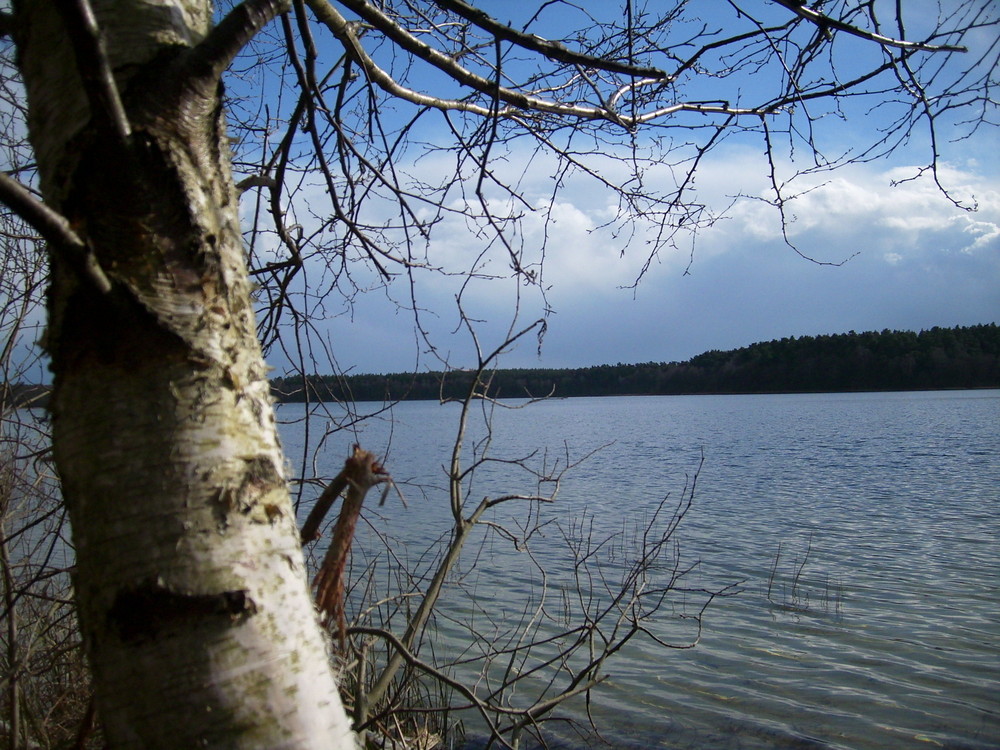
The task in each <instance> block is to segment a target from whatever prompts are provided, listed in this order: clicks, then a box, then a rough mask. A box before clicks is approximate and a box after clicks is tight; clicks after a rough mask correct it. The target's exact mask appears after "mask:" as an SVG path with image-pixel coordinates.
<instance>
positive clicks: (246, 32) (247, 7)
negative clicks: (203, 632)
mask: <svg viewBox="0 0 1000 750" xmlns="http://www.w3.org/2000/svg"><path fill="white" fill-rule="evenodd" d="M289 8H291V2H290V0H244V2H242V3H240V4H239V5H237V6H236V7H235V8H233V9H232V10H231V11H229V13H228V14H227V15H226V17H225V18H223V19H222V20H221V21H220V22H219V23H218V25H216V26H215V27H214V28H212V30H211V31H209V32H208V34H207V35H206V36H205V38H204V39H202V40H201V42H199V43H198V45H197V46H196V47H194V48H193V49H192V50H191V51H190V52H189V53H188V54H187V55H186V56H185V59H184V62H183V63H182V64H181V69H180V70H179V71H178V76H179V80H181V81H183V80H184V78H185V77H186V76H193V77H194V79H195V80H197V81H199V82H201V83H202V84H205V85H210V86H213V87H214V86H215V84H216V83H218V81H219V78H221V76H222V74H223V73H224V72H225V71H226V68H228V67H229V65H230V63H232V61H233V60H234V59H235V58H236V55H238V54H239V52H240V50H241V49H243V48H244V47H245V46H246V45H247V44H248V43H249V42H250V40H251V39H253V38H254V36H256V35H257V33H258V32H259V31H260V30H261V29H263V28H264V27H265V26H267V24H269V23H270V22H271V21H273V20H274V19H275V18H276V17H277V16H278V15H280V14H281V13H285V12H287V11H288V10H289Z"/></svg>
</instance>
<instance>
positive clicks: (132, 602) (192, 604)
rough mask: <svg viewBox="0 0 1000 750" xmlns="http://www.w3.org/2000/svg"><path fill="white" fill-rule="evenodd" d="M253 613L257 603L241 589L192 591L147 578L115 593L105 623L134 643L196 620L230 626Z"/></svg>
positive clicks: (118, 634) (196, 622)
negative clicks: (170, 586) (212, 591)
mask: <svg viewBox="0 0 1000 750" xmlns="http://www.w3.org/2000/svg"><path fill="white" fill-rule="evenodd" d="M256 613H257V605H256V604H255V603H254V601H253V599H251V598H250V597H249V596H248V592H247V591H246V590H244V589H240V590H236V591H223V592H221V593H218V594H191V593H183V592H178V591H172V590H170V589H169V588H167V587H166V586H164V585H163V584H161V583H157V582H153V581H149V582H146V583H142V584H139V585H138V586H136V587H134V588H129V589H125V590H123V591H120V592H119V593H118V595H117V596H116V597H115V601H114V604H112V605H111V609H109V610H108V626H109V628H110V629H111V631H112V632H114V633H115V634H117V636H118V638H119V639H121V641H122V642H123V643H128V644H134V643H137V642H140V641H145V640H151V639H153V638H156V637H157V636H158V635H160V634H161V633H162V632H163V631H165V630H167V629H171V628H177V627H184V626H190V625H193V624H198V623H203V624H216V625H230V624H232V623H233V622H238V621H242V620H245V619H247V618H249V617H251V616H253V615H254V614H256Z"/></svg>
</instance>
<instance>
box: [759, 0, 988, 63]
mask: <svg viewBox="0 0 1000 750" xmlns="http://www.w3.org/2000/svg"><path fill="white" fill-rule="evenodd" d="M772 2H775V3H777V4H778V5H781V6H782V7H785V8H788V10H790V11H792V12H793V13H795V15H797V16H799V17H800V18H804V19H806V20H807V21H810V22H812V23H814V24H816V25H817V26H818V27H819V28H820V29H835V30H837V31H843V32H844V33H846V34H851V35H852V36H856V37H858V38H860V39H867V40H868V41H870V42H876V43H877V44H881V45H882V46H883V47H897V48H899V49H906V50H921V51H923V52H968V51H969V50H968V48H967V47H963V46H960V45H956V44H927V43H926V42H908V41H906V40H905V39H893V38H892V37H888V36H883V35H882V34H876V33H875V32H873V31H865V30H864V29H860V28H858V27H857V26H853V25H851V24H849V23H845V22H843V21H839V20H837V19H836V18H832V17H830V16H828V15H825V14H824V13H821V12H820V11H818V10H814V9H813V8H810V7H809V6H808V5H806V4H805V3H804V2H798V0H772Z"/></svg>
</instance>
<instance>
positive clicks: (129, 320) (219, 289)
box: [16, 0, 354, 748]
mask: <svg viewBox="0 0 1000 750" xmlns="http://www.w3.org/2000/svg"><path fill="white" fill-rule="evenodd" d="M16 11H17V13H18V21H19V23H20V24H21V29H22V30H23V31H22V33H21V36H20V37H19V38H18V40H17V41H18V45H19V53H20V60H21V65H22V73H23V76H24V79H25V85H26V89H27V92H28V100H29V107H30V111H31V118H30V131H31V139H32V143H33V146H34V148H35V151H36V155H37V158H38V163H39V168H40V174H41V178H42V186H43V191H44V193H45V197H46V200H47V201H48V202H49V204H50V205H52V206H53V207H54V208H56V209H57V210H59V211H61V212H63V213H64V214H65V215H66V216H67V218H68V219H69V220H70V223H71V225H72V226H73V227H74V228H75V229H76V230H77V231H78V232H79V233H80V235H81V236H82V237H83V238H84V239H85V240H86V241H87V242H88V243H89V244H90V247H91V248H92V250H93V252H94V254H95V256H96V260H97V262H98V263H99V264H100V265H101V267H102V268H103V269H104V271H105V273H106V274H107V276H108V278H109V279H110V280H111V284H112V290H111V292H110V293H107V292H102V291H101V290H99V289H96V288H94V286H93V285H92V284H88V283H87V280H86V279H84V278H81V277H80V276H79V275H78V274H77V273H75V272H74V270H73V267H72V266H71V265H70V264H68V263H66V262H65V261H64V259H63V258H62V257H61V256H60V254H59V252H58V251H53V253H52V267H53V272H52V287H51V292H50V303H49V307H50V309H49V314H50V321H49V331H48V344H47V345H48V348H49V351H50V354H51V356H52V369H53V375H54V395H53V400H52V415H53V430H54V443H55V457H56V462H57V466H58V468H59V472H60V475H61V479H62V483H63V493H64V496H65V500H66V503H67V507H68V508H69V511H70V516H71V520H72V525H73V541H74V544H75V546H76V554H77V572H76V578H75V586H76V597H77V603H78V609H79V613H80V621H81V628H82V630H83V634H84V641H85V644H86V647H87V649H88V653H89V656H90V659H91V664H92V668H93V672H94V677H95V684H96V690H97V698H98V709H99V715H100V718H101V720H102V723H103V726H104V730H105V733H106V736H107V738H108V740H109V742H110V744H111V746H113V747H164V748H180V747H184V748H188V747H246V748H265V747H266V748H344V747H352V746H353V743H354V739H353V735H352V734H351V732H350V726H349V723H348V720H347V717H346V715H345V713H344V710H343V707H342V706H341V703H340V699H339V696H338V693H337V689H336V683H335V678H334V675H333V672H332V669H331V666H330V661H329V657H328V654H327V650H326V644H325V641H324V638H323V635H322V632H321V630H320V628H319V626H318V623H317V620H316V616H315V611H314V608H313V605H312V602H311V598H310V596H309V591H308V587H307V585H306V580H305V570H304V564H303V560H302V553H301V548H300V544H299V539H298V533H297V531H296V528H295V523H294V516H293V513H292V509H291V505H290V502H289V496H288V491H287V486H286V479H285V475H284V459H283V456H282V452H281V449H280V446H279V444H278V439H277V434H276V429H275V421H274V415H273V409H272V407H271V402H270V397H269V391H268V383H267V379H266V377H265V374H266V369H265V366H264V362H263V359H262V357H261V353H260V348H259V345H258V343H257V340H256V334H255V321H254V315H253V310H252V307H251V304H250V299H249V285H248V280H247V275H246V268H245V265H244V258H243V249H242V241H241V236H240V231H239V226H238V214H237V201H236V196H235V192H234V189H233V186H232V177H231V174H230V171H229V165H228V158H229V157H228V153H227V151H226V149H225V146H224V144H225V139H224V132H223V130H222V126H221V114H220V109H219V107H220V104H219V101H218V94H217V91H216V88H215V86H214V84H213V85H212V86H210V87H205V86H202V87H201V88H198V87H193V88H191V90H188V89H187V87H186V82H184V81H178V80H175V79H172V78H171V75H172V71H175V70H176V67H174V68H171V67H170V64H171V62H170V61H172V60H176V59H179V56H182V55H183V53H184V47H182V46H179V45H187V46H188V47H190V45H192V44H195V43H197V41H198V40H199V39H201V38H202V37H203V36H204V34H205V32H206V24H207V19H208V18H209V17H210V16H209V6H208V3H207V2H199V1H197V0H184V2H180V1H179V0H178V1H176V2H171V1H169V0H167V1H161V2H155V3H154V2H143V1H142V0H111V1H105V2H101V3H97V4H96V7H95V11H96V13H97V16H98V20H99V21H100V22H101V23H102V26H103V29H104V31H105V34H106V42H107V45H108V57H109V59H110V61H111V63H112V67H113V68H114V70H115V73H116V77H117V79H118V82H119V85H120V88H121V91H122V94H123V96H122V98H123V100H124V102H125V109H126V112H127V115H128V117H129V120H130V125H131V127H132V137H131V140H130V144H129V147H128V148H126V149H124V150H123V149H122V148H121V147H120V146H121V144H120V142H116V141H115V139H114V138H113V137H112V134H111V133H105V132H101V130H100V129H99V128H97V127H95V125H94V122H95V120H93V119H91V117H90V112H89V109H88V105H87V98H86V97H85V96H84V95H83V94H82V93H81V92H82V88H81V84H80V79H79V76H78V75H77V73H76V72H75V71H76V67H75V65H76V63H75V60H74V56H73V52H72V48H71V45H70V44H69V43H68V42H67V39H66V37H65V33H64V28H65V27H64V25H63V23H62V19H61V18H60V17H59V15H58V14H57V13H56V12H55V11H54V10H53V7H52V4H50V2H48V1H47V0H32V1H31V2H26V3H24V4H23V5H22V6H20V7H18V8H17V9H16ZM160 85H162V86H163V89H162V90H157V88H156V87H157V86H160Z"/></svg>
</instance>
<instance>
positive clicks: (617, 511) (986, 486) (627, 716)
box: [283, 391, 1000, 749]
mask: <svg viewBox="0 0 1000 750" xmlns="http://www.w3.org/2000/svg"><path fill="white" fill-rule="evenodd" d="M283 408H284V409H286V411H285V414H286V415H287V414H291V413H293V412H294V409H295V408H296V407H291V408H289V407H283ZM455 413H456V412H455V410H454V409H450V408H447V407H441V406H438V405H436V404H429V403H409V404H402V405H400V406H399V407H397V408H396V410H395V417H396V424H395V426H394V427H393V429H392V433H391V448H390V450H389V455H388V457H387V465H388V466H389V468H390V469H391V470H392V472H393V474H394V476H395V477H396V478H397V479H402V480H407V479H408V480H410V481H411V484H410V485H409V486H410V487H412V488H414V491H413V493H412V495H411V496H410V498H409V499H410V500H411V502H410V507H409V510H405V511H404V510H393V511H391V512H387V511H386V510H385V509H383V512H382V514H381V515H376V514H375V513H374V512H372V513H371V519H372V523H373V524H375V525H378V526H379V527H380V528H384V529H385V531H386V532H387V533H389V534H391V535H392V536H394V537H395V538H396V539H399V540H401V543H403V544H405V545H406V547H407V549H412V550H419V549H423V548H424V547H426V545H427V544H428V543H429V542H430V541H431V540H432V539H434V538H436V537H437V536H438V535H439V534H440V533H441V532H442V531H444V530H445V528H446V526H445V524H446V523H447V520H446V516H447V510H446V507H445V505H446V495H445V494H444V489H443V488H444V476H443V472H442V470H441V468H440V467H441V466H442V464H443V463H444V462H445V460H446V458H447V455H448V449H449V446H450V440H451V437H452V435H453V433H454V417H455ZM998 425H1000V392H998V391H980V392H946V393H919V394H912V393H911V394H903V393H889V394H839V395H829V394H812V395H786V396H774V395H767V396H698V397H636V398H607V399H571V400H563V401H549V402H545V403H542V404H538V405H535V406H533V407H530V408H528V409H524V410H519V411H515V412H500V413H498V414H497V415H496V419H495V423H494V443H493V445H494V452H495V453H496V454H497V455H499V456H506V457H510V456H521V455H527V454H528V453H530V452H531V451H533V450H535V449H537V448H545V447H548V448H549V449H551V450H554V451H557V452H558V451H561V450H563V446H564V445H566V446H569V447H570V449H571V451H573V453H574V455H581V454H583V453H586V452H587V451H589V450H591V449H593V448H595V447H597V446H600V445H603V444H605V443H608V442H611V441H613V444H612V445H611V446H610V447H608V448H605V449H604V450H603V451H601V452H600V453H599V454H598V455H597V456H596V457H594V458H592V459H590V460H589V461H588V462H586V463H584V464H582V465H581V466H580V467H578V469H576V470H575V471H574V472H573V473H572V474H570V475H569V477H568V478H567V480H566V481H565V483H564V485H563V488H562V491H561V493H560V496H559V501H558V502H557V503H556V504H555V505H553V506H549V507H546V508H544V509H543V513H545V514H548V515H549V517H551V518H552V519H554V520H556V521H558V522H560V523H562V524H563V525H570V524H569V523H568V522H569V521H570V520H571V519H580V518H586V519H588V523H593V524H594V529H595V533H604V532H609V533H610V532H611V531H615V530H619V529H621V528H622V525H623V523H626V522H627V519H629V518H631V519H634V520H637V521H638V520H642V519H643V518H644V517H648V514H649V513H650V512H651V508H652V507H653V506H654V505H655V504H656V503H657V502H658V501H659V500H660V499H661V498H662V496H663V495H664V494H666V493H668V492H672V493H674V494H675V495H676V494H678V493H679V492H680V490H681V488H682V487H683V484H684V481H685V474H690V473H691V472H693V471H694V470H696V469H697V466H698V461H699V459H700V456H701V453H702V451H704V455H705V459H706V460H705V465H704V467H703V470H702V472H701V474H700V476H699V478H698V491H697V494H696V499H695V505H694V508H693V510H692V512H691V513H690V515H689V516H688V517H687V518H686V519H685V521H684V523H683V525H682V527H681V529H680V533H679V538H680V542H681V546H680V554H681V556H682V558H683V559H684V560H685V561H692V562H693V561H696V560H698V559H700V560H701V565H700V566H698V568H697V569H696V571H695V575H696V576H697V581H696V583H697V584H698V585H704V586H707V587H715V588H718V587H720V586H724V585H727V584H731V583H733V582H736V581H743V584H742V587H741V588H742V593H740V594H739V595H738V596H734V597H727V598H723V599H719V600H717V601H716V602H715V603H714V604H713V605H712V606H711V608H710V609H709V611H708V614H707V615H706V619H705V628H704V630H703V632H702V634H701V640H700V642H699V644H698V646H697V647H696V648H694V649H690V650H676V651H668V652H665V651H662V650H656V651H647V650H645V649H644V647H643V645H642V643H641V642H636V643H635V644H634V646H630V647H629V648H628V649H626V650H625V651H623V652H622V653H621V654H619V655H618V656H619V658H618V659H617V660H616V661H614V662H612V663H611V664H609V666H608V668H607V672H608V673H609V675H610V680H609V681H608V682H607V683H606V684H605V685H603V686H602V687H601V688H599V690H598V691H597V693H596V699H595V701H594V703H593V704H592V706H591V711H592V713H593V714H594V715H595V718H596V720H597V723H598V725H599V726H600V727H601V729H602V731H603V733H604V736H605V737H606V738H607V739H609V741H610V742H611V743H612V745H615V746H620V747H632V746H634V747H649V746H656V747H664V748H682V747H692V748H812V747H817V748H872V749H874V748H887V747H899V748H909V747H947V748H997V747H1000V699H998V698H997V696H998V695H1000V590H998V589H1000V430H998V428H997V426H998ZM388 436H389V432H388V426H387V425H386V424H384V423H383V424H380V425H375V426H373V427H371V428H369V431H368V432H367V433H365V434H363V435H362V438H361V439H362V440H363V442H364V443H365V445H366V447H368V448H370V449H372V450H376V451H380V450H381V451H384V449H385V447H386V446H387V445H390V442H389V437H388ZM353 439H354V436H351V437H349V438H347V437H345V438H344V439H343V443H344V446H343V450H342V451H341V453H340V454H339V456H330V457H329V461H330V468H329V469H322V471H323V472H324V473H329V474H333V473H335V470H336V469H335V467H336V464H337V463H338V462H339V460H340V458H341V457H342V456H343V455H345V454H346V450H347V444H348V442H349V441H351V440H353ZM285 442H286V444H287V445H289V447H290V449H292V450H294V448H295V447H297V446H301V443H302V437H301V430H300V428H298V427H294V426H290V427H289V428H288V429H286V430H285ZM334 443H336V438H335V440H334ZM480 480H481V483H480V485H479V486H478V490H477V491H478V493H479V495H485V494H496V493H499V492H503V491H509V490H511V489H525V487H517V486H516V484H517V482H518V481H525V478H524V477H523V476H522V477H518V476H516V475H512V474H511V473H510V471H507V473H505V472H504V471H502V470H500V469H498V468H494V469H493V470H491V471H489V472H485V471H484V472H482V476H481V477H480ZM417 487H419V488H420V489H419V490H418V489H416V488H417ZM528 489H530V487H528ZM404 492H407V493H408V495H409V494H410V492H409V490H407V488H406V487H405V486H404ZM514 514H515V510H514V508H512V507H506V506H501V510H500V511H499V515H500V516H502V517H500V518H498V519H497V520H498V521H502V522H508V521H509V520H510V519H511V517H512V516H513V515H514ZM644 514H645V515H644ZM623 519H624V520H623ZM534 549H536V550H537V553H538V554H539V555H540V556H541V558H542V559H543V561H544V562H545V563H546V566H547V567H549V568H550V570H551V572H552V573H553V576H554V578H553V584H554V585H555V588H556V589H557V588H558V585H557V584H558V582H559V580H560V579H559V576H560V574H559V570H558V566H559V565H560V564H563V565H565V560H566V558H565V556H560V553H559V551H558V550H559V549H560V545H559V544H557V540H556V539H555V538H554V537H553V538H552V539H551V540H550V541H549V542H547V543H542V544H539V543H536V545H535V547H534ZM560 560H562V561H563V562H562V563H561V562H560ZM480 563H481V569H480V574H479V575H480V577H479V578H478V579H477V587H478V588H477V589H476V590H477V591H479V592H480V593H481V594H482V596H483V600H484V602H486V603H487V604H488V606H489V607H490V608H492V609H493V610H494V611H507V610H509V611H510V612H511V613H516V612H519V611H520V609H521V608H522V606H523V600H524V598H525V597H530V596H532V595H533V592H534V591H536V589H535V588H533V587H534V586H537V581H535V582H533V581H532V579H531V576H530V566H528V568H525V565H524V559H523V556H522V555H519V554H518V553H517V552H516V551H515V550H513V548H512V547H508V546H504V545H500V544H492V545H491V546H490V547H489V548H488V549H487V550H485V551H483V553H482V554H481V557H480ZM553 566H555V569H554V570H553ZM518 571H520V573H518ZM526 571H527V572H526ZM563 572H564V573H565V571H563ZM565 581H572V579H569V578H566V579H564V582H565ZM574 585H575V584H574ZM449 606H453V607H456V608H459V609H461V608H463V607H464V608H466V609H467V610H468V611H470V612H471V611H472V608H471V607H470V605H469V603H468V602H467V601H463V600H461V599H459V600H457V601H454V602H450V603H449ZM659 625H660V626H662V628H663V632H661V633H657V635H661V636H666V637H670V638H675V639H676V638H680V639H682V640H683V639H684V638H687V637H691V635H692V634H691V633H683V632H678V631H677V630H676V625H677V621H676V620H673V619H671V618H667V617H664V618H663V621H662V623H659ZM442 632H443V637H447V635H448V630H447V628H443V629H442ZM456 637H457V636H456ZM567 741H568V742H569V741H570V740H569V739H567Z"/></svg>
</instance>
